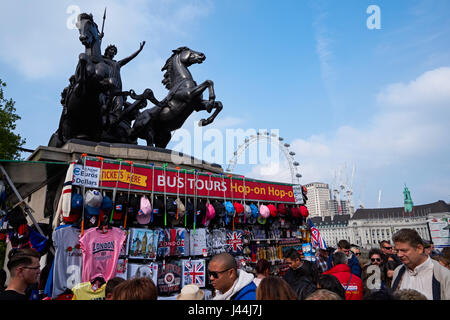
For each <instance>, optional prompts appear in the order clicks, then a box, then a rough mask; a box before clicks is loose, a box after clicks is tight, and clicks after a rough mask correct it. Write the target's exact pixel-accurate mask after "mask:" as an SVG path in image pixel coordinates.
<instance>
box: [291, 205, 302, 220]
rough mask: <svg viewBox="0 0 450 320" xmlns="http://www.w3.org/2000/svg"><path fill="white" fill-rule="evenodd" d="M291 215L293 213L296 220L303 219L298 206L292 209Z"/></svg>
mask: <svg viewBox="0 0 450 320" xmlns="http://www.w3.org/2000/svg"><path fill="white" fill-rule="evenodd" d="M291 213H292V217H294V218H300V217H301V212H300V208H299V207H297V206H294V207H292V208H291Z"/></svg>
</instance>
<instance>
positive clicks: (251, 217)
mask: <svg viewBox="0 0 450 320" xmlns="http://www.w3.org/2000/svg"><path fill="white" fill-rule="evenodd" d="M245 219H246V222H247V223H248V224H255V223H256V219H257V218H255V217H254V216H253V215H252V214H251V215H250V216H248V217H246V218H245Z"/></svg>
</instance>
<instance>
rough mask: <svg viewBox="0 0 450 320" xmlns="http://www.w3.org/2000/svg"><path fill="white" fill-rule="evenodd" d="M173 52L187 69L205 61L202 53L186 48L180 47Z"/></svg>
mask: <svg viewBox="0 0 450 320" xmlns="http://www.w3.org/2000/svg"><path fill="white" fill-rule="evenodd" d="M173 52H174V53H176V54H178V55H179V57H180V62H181V63H183V64H184V65H185V66H187V67H189V66H191V65H193V64H196V63H198V64H201V63H202V62H203V61H205V59H206V56H205V54H204V53H202V52H197V51H194V50H191V49H189V48H188V47H180V48H178V49H176V50H173Z"/></svg>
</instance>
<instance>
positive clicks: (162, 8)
mask: <svg viewBox="0 0 450 320" xmlns="http://www.w3.org/2000/svg"><path fill="white" fill-rule="evenodd" d="M24 2H25V1H2V2H1V3H0V11H1V12H2V19H0V28H1V29H2V30H8V32H2V33H0V43H1V44H2V49H1V50H0V60H2V61H3V62H4V63H6V64H8V65H10V66H12V67H14V68H16V69H17V70H18V71H19V72H20V73H21V74H22V75H24V76H25V77H27V78H28V79H31V80H37V79H43V78H47V77H57V76H61V73H62V71H63V70H65V71H66V72H72V70H74V69H75V65H76V61H77V56H78V54H79V53H80V52H82V51H84V48H83V46H82V45H81V43H80V42H79V41H78V36H79V33H78V30H77V29H68V28H67V20H68V19H70V18H71V13H67V8H68V7H69V6H73V5H75V6H79V7H80V10H81V12H87V13H92V14H93V15H94V20H95V22H96V23H97V25H98V26H99V28H100V29H101V25H102V17H103V11H104V9H105V7H107V14H106V16H107V18H106V22H105V37H104V38H103V45H102V47H103V48H102V49H104V48H105V47H106V45H108V44H110V43H114V44H115V45H116V46H117V47H118V55H117V58H119V59H120V58H123V57H126V56H128V55H130V54H131V53H133V52H134V51H136V50H137V49H138V48H139V43H140V42H141V41H143V40H147V43H146V47H145V48H144V50H143V52H142V53H141V54H140V57H139V58H140V59H138V58H136V60H135V61H133V64H137V65H141V66H143V67H146V66H147V67H148V65H152V64H154V63H156V62H157V63H161V62H162V61H165V59H166V58H168V57H169V56H170V54H171V52H159V51H158V50H159V48H161V45H162V44H163V43H164V42H165V41H168V39H170V40H171V39H173V38H176V37H180V36H183V35H184V36H186V35H187V34H189V31H190V30H191V28H192V26H193V25H195V22H196V20H197V19H199V18H201V17H204V16H206V15H208V13H209V12H210V10H212V7H213V4H212V2H211V1H209V0H205V1H183V2H178V1H177V2H174V1H144V0H134V1H118V0H115V1H112V0H109V1H95V2H94V1H91V2H85V1H56V0H49V1H26V3H24ZM180 33H181V35H180ZM177 45H178V44H177ZM161 55H162V56H163V57H164V60H162V59H163V58H162V57H161ZM146 60H147V62H144V61H146ZM148 60H149V61H150V62H148ZM138 61H139V62H138ZM130 65H131V64H130ZM128 67H129V66H128V65H127V66H126V67H125V68H128ZM161 67H162V65H160V66H159V69H160V68H161ZM159 69H158V71H159V72H160V70H159ZM150 70H151V71H153V73H152V74H151V76H156V77H157V78H158V79H162V74H160V73H158V74H156V73H155V72H154V71H155V70H154V68H150ZM149 77H150V76H148V75H146V79H148V78H149ZM140 79H142V80H144V78H143V77H141V78H140Z"/></svg>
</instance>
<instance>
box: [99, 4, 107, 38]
mask: <svg viewBox="0 0 450 320" xmlns="http://www.w3.org/2000/svg"><path fill="white" fill-rule="evenodd" d="M105 20H106V7H105V12H103V23H102V32H101V33H100V36H101V37H102V38H103V29H104V28H105Z"/></svg>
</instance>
